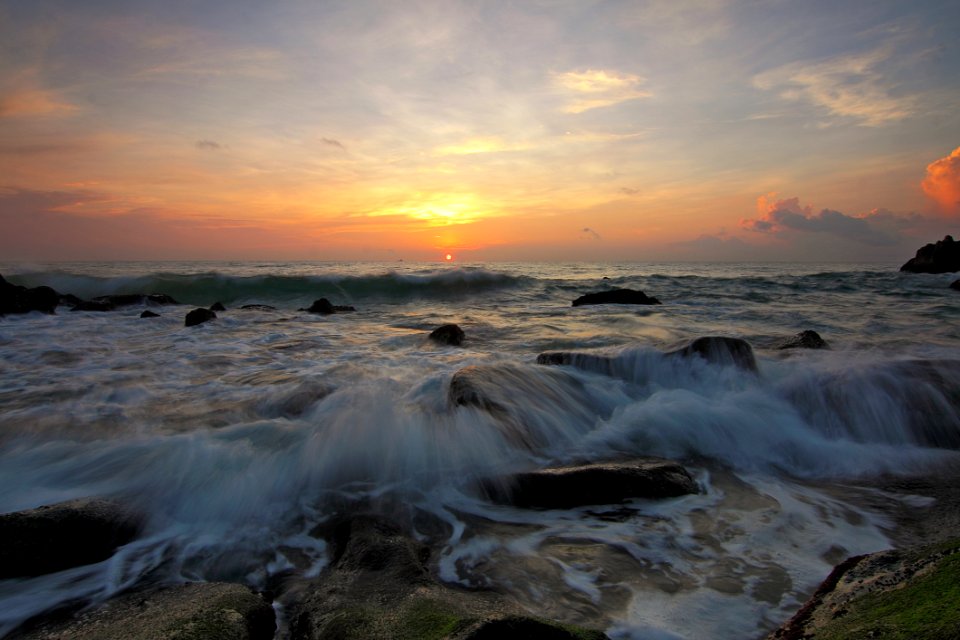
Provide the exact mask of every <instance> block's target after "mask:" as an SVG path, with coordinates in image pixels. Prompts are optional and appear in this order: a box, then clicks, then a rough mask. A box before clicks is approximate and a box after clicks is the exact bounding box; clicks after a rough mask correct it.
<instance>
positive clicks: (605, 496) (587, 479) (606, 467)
mask: <svg viewBox="0 0 960 640" xmlns="http://www.w3.org/2000/svg"><path fill="white" fill-rule="evenodd" d="M484 489H485V491H486V493H487V495H488V496H489V497H490V499H491V500H493V501H494V502H498V503H502V504H512V505H515V506H518V507H534V508H540V509H571V508H573V507H580V506H584V505H593V504H616V503H619V502H623V501H624V500H629V499H631V498H653V499H655V498H673V497H677V496H682V495H687V494H691V493H697V491H698V489H697V484H696V483H695V482H694V481H693V478H692V477H690V473H689V472H688V471H687V470H686V469H685V468H684V467H683V466H682V465H680V464H679V463H677V462H673V461H671V460H664V459H661V458H640V459H635V460H628V461H622V462H597V463H590V464H582V465H572V466H561V467H549V468H546V469H539V470H537V471H529V472H526V473H518V474H516V475H513V476H510V477H508V478H501V479H499V480H497V481H493V482H487V483H484Z"/></svg>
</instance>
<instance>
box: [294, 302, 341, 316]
mask: <svg viewBox="0 0 960 640" xmlns="http://www.w3.org/2000/svg"><path fill="white" fill-rule="evenodd" d="M300 311H309V312H310V313H322V314H325V315H329V314H331V313H336V312H337V311H336V309H334V308H333V303H332V302H330V301H329V300H327V299H326V298H320V299H319V300H314V301H313V304H312V305H310V306H309V307H307V308H306V309H300Z"/></svg>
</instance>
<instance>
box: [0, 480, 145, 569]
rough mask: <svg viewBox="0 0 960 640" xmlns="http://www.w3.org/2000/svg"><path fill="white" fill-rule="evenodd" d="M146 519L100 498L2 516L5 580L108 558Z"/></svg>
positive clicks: (1, 559)
mask: <svg viewBox="0 0 960 640" xmlns="http://www.w3.org/2000/svg"><path fill="white" fill-rule="evenodd" d="M141 527H142V519H141V518H140V517H139V516H138V515H137V514H135V513H134V512H132V511H131V510H129V509H128V508H126V507H124V506H123V505H121V504H119V503H117V502H113V501H109V500H99V499H93V498H88V499H80V500H70V501H67V502H60V503H57V504H53V505H48V506H43V507H38V508H36V509H30V510H27V511H17V512H14V513H5V514H2V515H0V579H4V578H15V577H19V576H37V575H43V574H45V573H53V572H56V571H62V570H63V569H69V568H71V567H79V566H82V565H86V564H92V563H95V562H100V561H101V560H106V559H107V558H109V557H110V556H111V555H113V552H114V551H115V550H116V549H117V547H120V546H122V545H125V544H127V543H128V542H130V541H131V540H133V539H134V538H136V537H137V535H138V534H139V533H140V529H141Z"/></svg>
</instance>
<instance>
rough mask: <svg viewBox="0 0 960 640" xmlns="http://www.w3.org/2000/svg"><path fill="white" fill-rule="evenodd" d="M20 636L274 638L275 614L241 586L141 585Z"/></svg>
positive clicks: (38, 639) (73, 639)
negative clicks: (98, 604) (139, 587)
mask: <svg viewBox="0 0 960 640" xmlns="http://www.w3.org/2000/svg"><path fill="white" fill-rule="evenodd" d="M31 627H32V628H30V629H29V630H27V631H25V632H24V633H22V634H17V636H16V637H17V638H19V639H21V640H54V639H56V640H66V639H67V638H69V639H70V640H272V638H273V636H274V632H275V629H276V614H275V612H274V610H273V607H272V606H271V605H270V603H269V602H267V601H266V600H264V599H263V598H262V597H261V596H259V595H257V594H256V593H253V592H252V591H250V589H248V588H247V587H245V586H243V585H240V584H230V583H223V582H209V583H195V584H184V585H178V586H174V587H153V588H148V589H139V590H136V591H133V592H129V593H126V594H124V595H122V596H119V597H116V598H113V599H111V600H109V601H107V602H106V603H105V604H103V605H101V606H100V607H97V608H95V609H92V610H87V611H83V612H82V613H81V614H79V615H78V616H76V617H74V618H72V619H68V620H62V619H51V620H49V621H44V620H41V621H40V622H39V623H35V624H32V625H31Z"/></svg>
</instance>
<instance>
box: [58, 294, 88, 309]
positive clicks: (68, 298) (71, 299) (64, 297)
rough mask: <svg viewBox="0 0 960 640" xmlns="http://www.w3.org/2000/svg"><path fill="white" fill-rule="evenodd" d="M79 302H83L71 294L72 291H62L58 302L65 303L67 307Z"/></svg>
mask: <svg viewBox="0 0 960 640" xmlns="http://www.w3.org/2000/svg"><path fill="white" fill-rule="evenodd" d="M81 302H83V300H81V299H80V298H78V297H77V296H75V295H73V294H72V293H63V294H61V295H60V304H62V305H65V306H68V307H75V306H77V305H78V304H80V303H81Z"/></svg>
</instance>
